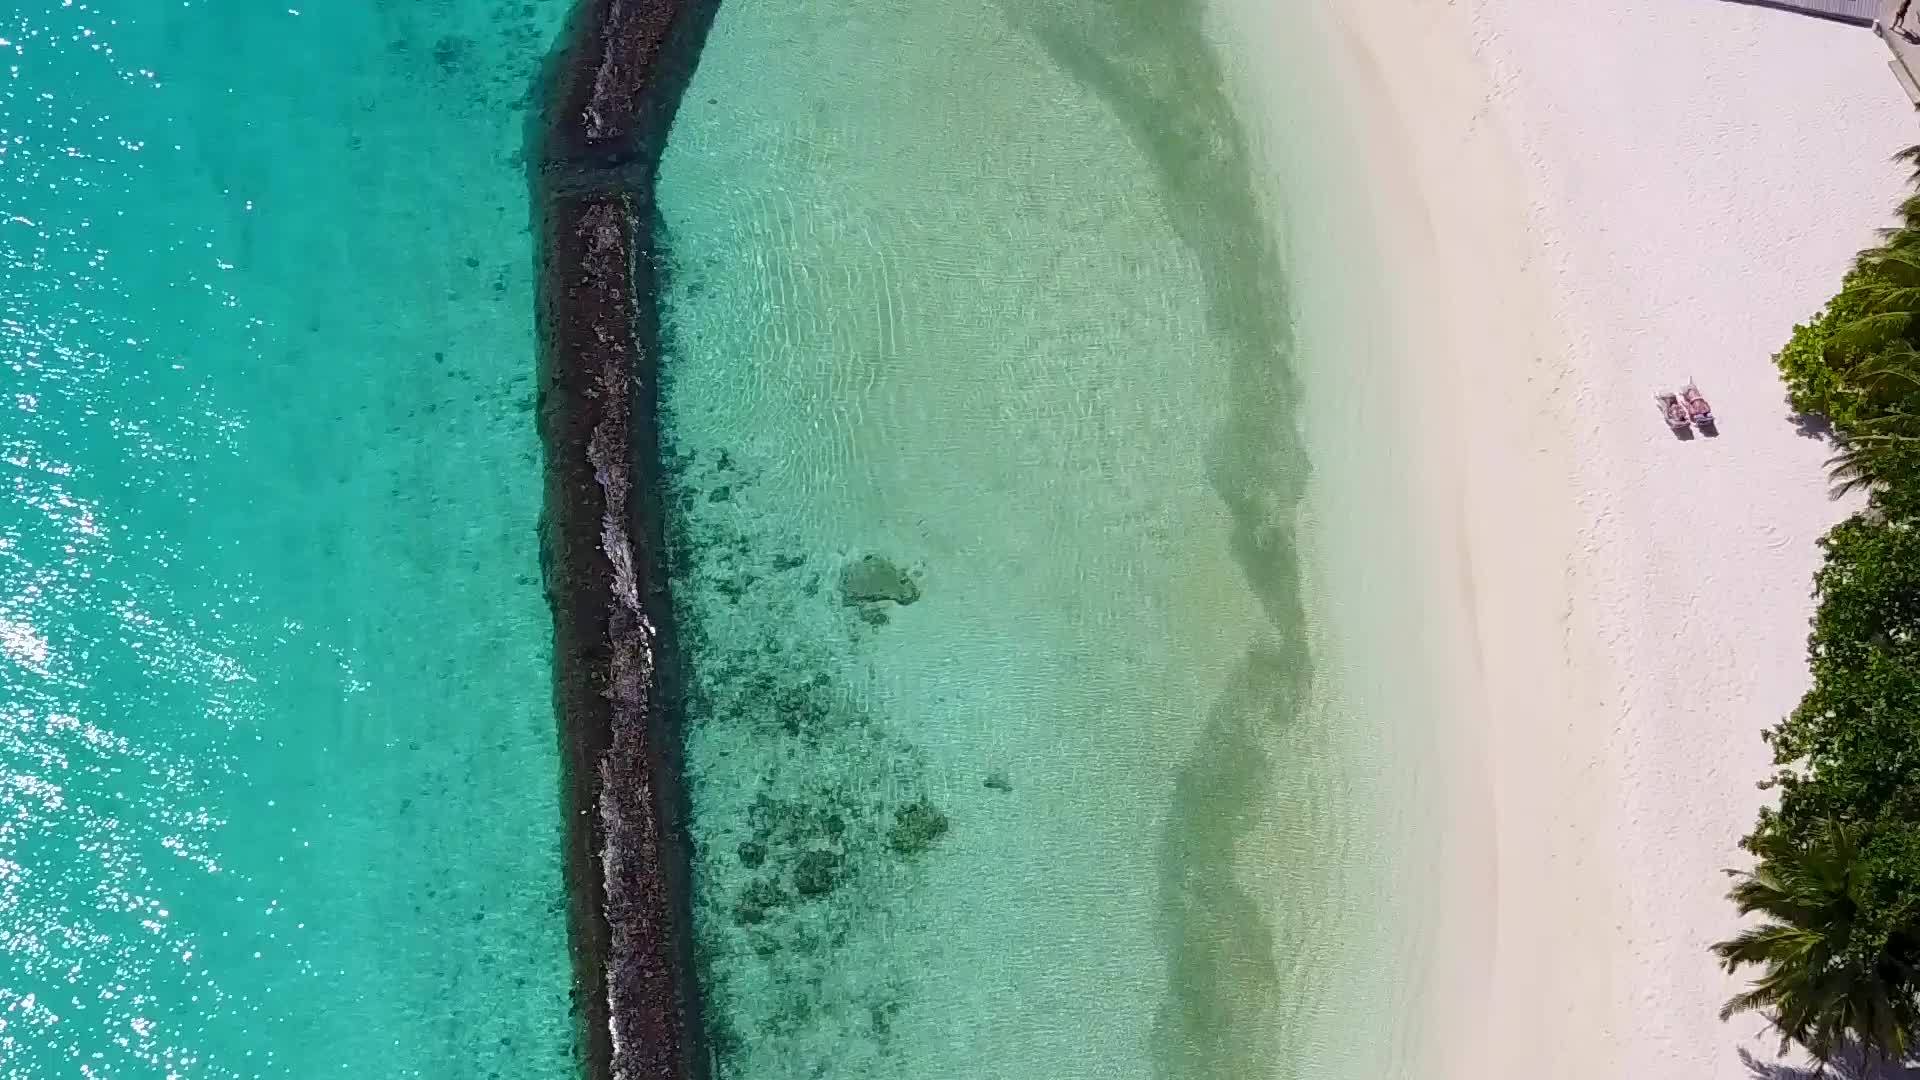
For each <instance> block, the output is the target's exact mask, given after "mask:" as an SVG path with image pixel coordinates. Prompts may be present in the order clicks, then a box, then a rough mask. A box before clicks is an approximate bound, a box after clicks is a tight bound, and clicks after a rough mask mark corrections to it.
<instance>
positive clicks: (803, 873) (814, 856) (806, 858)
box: [793, 851, 840, 896]
mask: <svg viewBox="0 0 1920 1080" xmlns="http://www.w3.org/2000/svg"><path fill="white" fill-rule="evenodd" d="M839 872H840V856H838V855H836V854H834V853H833V852H831V851H808V852H804V853H802V854H801V856H800V858H799V859H798V860H796V861H795V862H794V864H793V891H794V892H797V893H799V894H800V895H801V896H825V895H826V894H827V893H830V892H832V891H833V886H834V885H835V884H836V882H835V878H836V877H837V876H838V875H839Z"/></svg>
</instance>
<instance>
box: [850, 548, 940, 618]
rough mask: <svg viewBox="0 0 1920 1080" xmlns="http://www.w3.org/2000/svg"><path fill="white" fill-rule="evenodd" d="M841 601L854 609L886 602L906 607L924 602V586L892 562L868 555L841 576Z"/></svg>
mask: <svg viewBox="0 0 1920 1080" xmlns="http://www.w3.org/2000/svg"><path fill="white" fill-rule="evenodd" d="M840 598H841V600H842V601H843V602H845V603H847V604H849V605H854V606H859V605H865V604H876V603H880V602H882V601H886V600H891V601H893V602H894V603H896V604H900V605H902V606H905V605H907V604H911V603H913V602H914V601H915V600H918V599H920V586H919V585H917V584H915V583H914V580H913V578H911V577H909V576H907V572H906V571H905V570H902V569H900V568H899V567H898V566H895V565H894V564H893V562H892V561H891V560H889V559H885V558H882V557H881V556H878V555H866V556H862V557H861V558H860V559H859V560H858V561H856V562H854V563H853V564H851V565H849V566H848V567H847V568H846V570H845V571H843V572H842V573H841V575H840Z"/></svg>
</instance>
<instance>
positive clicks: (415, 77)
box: [0, 0, 573, 1078]
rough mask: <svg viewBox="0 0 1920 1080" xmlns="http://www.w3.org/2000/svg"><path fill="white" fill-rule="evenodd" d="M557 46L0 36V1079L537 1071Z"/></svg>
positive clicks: (410, 31) (557, 933)
mask: <svg viewBox="0 0 1920 1080" xmlns="http://www.w3.org/2000/svg"><path fill="white" fill-rule="evenodd" d="M289 7H298V8H299V9H300V10H299V13H298V14H295V13H293V12H292V11H290V10H289ZM562 11H563V8H562V5H561V4H560V3H558V2H556V0H537V2H530V3H520V2H513V3H505V4H501V3H486V2H482V3H452V2H442V3H427V4H421V5H375V4H371V3H364V2H348V3H335V4H316V5H311V6H308V5H302V4H294V5H287V4H276V5H262V4H256V3H246V2H241V0H211V2H209V0H186V2H170V3H166V4H160V3H154V2H150V0H104V2H88V3H77V2H75V3H67V2H62V0H24V3H23V4H22V5H9V10H8V12H7V13H6V14H5V15H0V39H3V40H0V1075H5V1076H8V1077H32V1078H42V1077H46V1078H51V1077H80V1076H97V1077H107V1076H111V1077H142V1078H144V1077H163V1076H169V1075H177V1076H183V1077H255V1076H259V1077H298V1078H308V1077H319V1076H350V1077H383V1078H384V1077H460V1078H483V1077H489V1076H499V1077H559V1076H567V1075H571V1074H572V1073H573V1066H572V1054H573V1047H572V1038H571V1034H570V1032H569V1030H568V1026H567V1021H566V1017H567V989H568V967H567V954H566V945H565V932H564V923H563V913H562V909H561V906H560V901H561V879H560V873H559V866H558V852H557V839H558V829H557V816H558V815H557V813H556V807H557V805H558V802H557V787H556V785H557V777H556V761H557V758H556V754H555V750H554V728H553V721H552V712H551V705H550V697H549V678H548V670H547V663H548V641H549V634H550V628H549V621H548V616H547V614H546V610H545V605H544V603H543V600H542V598H541V595H540V589H539V584H538V580H537V578H538V569H537V545H536V532H535V523H536V519H537V515H538V512H539V503H540V475H541V474H540V457H539V455H540V450H539V443H538V440H537V438H536V434H535V432H534V429H533V424H532V418H531V413H530V412H529V407H530V404H531V403H530V400H529V395H530V393H531V387H532V378H531V376H532V356H533V349H532V334H531V317H530V310H531V299H530V291H531V255H530V251H529V249H528V232H527V208H526V187H525V180H524V172H523V170H522V167H521V164H520V161H519V157H518V154H519V149H520V145H521V142H522V127H521V123H522V114H521V111H520V110H521V107H522V98H523V95H524V93H525V90H526V88H527V86H528V84H529V82H530V80H531V78H532V76H533V73H534V71H535V68H536V67H537V64H538V62H539V60H540V58H541V57H542V55H543V54H544V51H545V49H546V48H547V46H548V44H549V42H550V41H551V38H552V35H553V32H554V30H555V28H556V26H557V21H558V19H559V17H560V16H561V14H562Z"/></svg>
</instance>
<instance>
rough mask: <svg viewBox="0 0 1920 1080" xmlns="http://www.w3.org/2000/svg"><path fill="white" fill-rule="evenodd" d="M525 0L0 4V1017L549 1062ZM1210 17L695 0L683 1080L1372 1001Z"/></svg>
mask: <svg viewBox="0 0 1920 1080" xmlns="http://www.w3.org/2000/svg"><path fill="white" fill-rule="evenodd" d="M296 6H297V5H296ZM563 9H564V3H563V0H534V2H531V3H522V2H517V0H516V2H509V3H504V4H503V3H497V2H490V0H429V2H425V3H422V4H419V5H374V4H371V3H367V2H365V0H349V2H344V3H340V4H335V5H329V6H325V7H322V8H317V9H314V10H308V9H307V8H305V7H299V8H298V10H297V11H290V10H288V9H287V7H285V6H275V7H272V8H267V7H262V6H260V5H250V4H245V3H242V2H240V0H186V2H184V3H170V4H167V5H160V4H155V3H149V2H146V0H117V2H115V0H109V2H106V3H90V4H81V3H72V4H68V3H64V2H62V0H26V6H25V8H24V9H23V10H21V11H20V12H19V13H17V14H14V15H9V16H6V17H5V18H4V21H0V63H4V65H6V72H5V78H4V80H0V193H3V196H0V197H3V198H4V202H3V203H0V258H4V260H5V262H4V274H3V275H0V415H4V416H5V418H6V419H5V420H4V422H0V477H4V483H5V485H6V486H5V491H4V495H0V499H3V500H4V502H0V506H4V508H5V510H4V514H3V515H0V958H3V959H4V963H0V1075H5V1076H8V1077H14V1076H18V1077H34V1078H38V1077H56V1076H86V1075H94V1076H126V1077H134V1076H141V1077H144V1076H165V1075H177V1076H182V1077H254V1076H259V1077H300V1078H305V1077H315V1076H331V1075H339V1076H354V1077H408V1076H418V1077H447V1078H458V1080H467V1078H472V1077H488V1076H498V1077H531V1078H538V1077H560V1076H568V1075H572V1074H574V1073H575V1072H576V1071H577V1065H576V1063H575V1061H574V1057H573V1054H574V1048H573V1045H572V1036H571V1032H570V1030H569V1026H568V1013H567V982H568V968H567V954H566V945H565V935H564V926H563V909H562V906H561V895H560V885H561V880H560V874H559V866H558V849H557V843H558V822H557V820H556V817H557V814H556V808H557V806H558V799H557V789H556V784H557V776H556V760H557V758H556V755H555V753H554V744H553V739H554V728H553V720H552V715H551V708H550V698H549V673H548V636H549V625H548V618H547V614H546V612H545V610H544V606H543V602H542V598H541V596H540V592H539V585H538V580H537V578H538V569H537V545H536V532H535V521H536V516H537V514H538V509H539V499H540V485H539V481H540V456H539V455H540V451H539V446H538V443H537V440H536V435H535V431H534V428H533V422H532V415H531V413H530V411H529V409H530V406H531V401H530V399H529V395H530V392H531V387H532V371H533V360H534V350H533V341H532V333H531V315H532V311H531V295H530V292H531V289H530V273H529V270H530V266H531V253H530V251H529V250H528V247H527V245H528V234H527V206H526V198H527V196H526V186H525V179H524V172H523V167H522V162H521V160H520V157H519V151H520V147H521V143H522V138H523V130H522V125H523V122H524V119H525V117H524V112H523V108H524V101H525V99H524V94H525V92H526V90H527V88H528V86H529V85H530V83H531V80H532V78H533V75H534V72H535V69H536V67H537V65H538V62H539V60H540V58H541V56H542V54H543V53H544V51H545V49H546V48H547V46H548V45H549V43H550V42H551V40H552V35H553V33H554V31H555V30H556V29H557V26H558V22H559V20H560V18H561V16H562V15H563V14H564V11H563ZM1216 44H1217V43H1216V42H1214V41H1212V40H1211V39H1210V38H1209V36H1208V33H1207V32H1206V21H1205V19H1204V17H1203V13H1202V10H1201V6H1200V5H1199V4H1198V3H1195V2H1190V0H1033V2H1030V3H1025V4H1011V3H996V2H990V0H946V2H940V3H935V2H931V0H863V2H861V3H852V2H848V0H807V2H804V3H790V4H777V3H773V2H771V0H726V2H725V3H724V4H723V5H722V7H721V10H720V15H719V19H718V22H717V23H716V25H715V27H714V30H713V34H712V37H711V39H710V42H709V45H708V48H707V52H706V54H705V56H704V57H703V60H702V62H701V65H700V68H699V71H698V73H697V75H696V78H695V80H694V82H693V85H692V87H691V89H690V91H689V94H688V97H687V100H686V103H685V106H684V107H683V109H682V112H681V116H680V120H679V122H678V124H677V126H676V128H675V131H674V133H673V136H672V138H671V140H670V141H669V145H668V151H667V154H666V159H665V161H664V163H663V167H662V175H661V187H660V192H659V212H660V217H661V220H662V223H663V225H664V228H665V234H664V250H665V252H666V255H665V266H666V270H667V283H668V286H667V293H666V296H665V298H664V302H665V312H664V314H665V318H664V324H665V330H666V333H667V336H668V339H669V350H668V355H667V357H666V359H665V411H666V417H665V420H666V434H667V439H668V442H669V450H670V461H669V477H668V480H669V498H670V504H671V508H672V512H671V531H672V533H673V551H672V557H673V571H674V582H675V587H676V590H677V594H676V600H677V603H678V605H679V610H680V615H681V623H682V626H681V630H682V637H683V640H684V643H685V645H686V646H687V649H688V653H689V656H688V659H689V662H690V667H691V673H692V676H693V678H692V684H691V685H692V690H693V695H692V701H691V702H690V711H691V716H690V722H691V728H690V734H689V762H690V769H691V773H692V777H691V779H692V783H691V787H692V792H693V799H694V817H695V831H696V838H695V839H696V842H697V847H698V851H697V871H698V873H699V878H700V880H699V895H698V896H697V898H696V900H697V913H696V918H697V922H698V927H697V929H698V932H699V945H700V950H699V951H700V961H701V965H702V975H703V977H704V979H705V980H706V982H707V985H708V991H709V995H710V1000H709V1003H708V1004H709V1015H708V1027H709V1032H710V1035H711V1038H712V1042H713V1049H714V1056H715V1058H716V1061H717V1063H718V1076H719V1077H722V1078H725V1080H735V1078H738V1080H749V1078H752V1080H761V1078H765V1080H784V1078H789V1077H792V1078H799V1077H809V1078H810V1077H834V1078H837V1080H859V1078H864V1077H874V1078H880V1077H886V1078H890V1080H951V1078H956V1077H997V1078H1004V1080H1073V1078H1094V1077H1099V1078H1109V1077H1122V1078H1126V1077H1138V1078H1153V1080H1253V1078H1262V1080H1264V1078H1268V1077H1316V1078H1326V1077H1334V1076H1345V1075H1349V1074H1351V1075H1355V1076H1357V1075H1362V1074H1367V1075H1377V1074H1378V1070H1377V1069H1371V1063H1373V1062H1376V1061H1378V1060H1379V1058H1378V1057H1377V1055H1376V1053H1375V1051H1376V1049H1377V1044H1380V1043H1382V1042H1384V1041H1385V1040H1387V1039H1388V1038H1389V1037H1390V1034H1389V1032H1388V1030H1387V1029H1389V1028H1391V1027H1392V1026H1393V1021H1392V1020H1391V1018H1390V1017H1387V1016H1386V1014H1385V1012H1384V1011H1381V1010H1378V1009H1376V1010H1374V1011H1370V1012H1368V1014H1367V1015H1368V1020H1367V1022H1366V1025H1365V1030H1364V1031H1358V1032H1356V1031H1354V1030H1353V1028H1352V1026H1351V1024H1348V1025H1346V1027H1345V1029H1344V1031H1343V1037H1342V1038H1341V1039H1340V1041H1338V1042H1335V1043H1329V1042H1328V1041H1327V1040H1326V1036H1325V1032H1326V1031H1328V1030H1340V1029H1341V1026H1340V1025H1339V1024H1330V1023H1328V1022H1327V1016H1326V1015H1325V1013H1326V1012H1327V1010H1330V1009H1331V1010H1344V1009H1352V1008H1357V1007H1366V1006H1372V1005H1377V1004H1378V1003H1379V1002H1380V1001H1383V1000H1385V998H1384V997H1382V996H1380V995H1378V994H1375V992H1374V991H1373V990H1371V989H1367V987H1371V986H1372V985H1373V984H1372V983H1370V982H1366V980H1370V979H1378V978H1384V976H1381V975H1380V974H1379V972H1377V971H1375V970H1374V969H1376V968H1382V967H1383V965H1380V964H1377V963H1373V962H1372V961H1373V960H1375V959H1377V956H1376V953H1375V952H1373V951H1370V950H1371V948H1372V946H1371V945H1370V941H1371V939H1370V938H1369V935H1370V934H1372V933H1373V932H1374V930H1373V928H1372V926H1371V923H1372V922H1373V921H1375V920H1374V915H1373V911H1374V909H1373V908H1372V907H1371V906H1370V905H1371V904H1372V903H1373V899H1372V896H1373V894H1376V893H1379V892H1382V891H1384V885H1383V882H1384V881H1385V880H1386V878H1384V877H1383V876H1381V875H1380V874H1378V873H1376V869H1377V867H1378V864H1379V862H1380V858H1381V855H1380V851H1379V850H1378V849H1377V847H1378V845H1377V844H1375V843H1374V841H1372V840H1371V839H1369V836H1368V833H1367V827H1366V825H1365V821H1364V817H1365V812H1366V811H1365V806H1364V804H1365V803H1366V802H1367V800H1368V797H1369V793H1370V791H1371V789H1369V788H1367V787H1366V785H1365V783H1364V782H1362V781H1357V780H1356V779H1355V777H1356V775H1359V774H1364V773H1365V772H1366V771H1367V769H1368V768H1369V766H1368V765H1367V763H1366V762H1365V761H1363V760H1360V759H1357V758H1355V757H1354V756H1353V755H1352V753H1351V752H1350V749H1351V748H1350V747H1349V745H1348V743H1347V741H1345V740H1344V737H1343V736H1342V734H1341V732H1340V731H1339V730H1338V728H1339V725H1340V722H1341V721H1340V717H1339V714H1338V709H1336V708H1331V707H1330V706H1329V705H1328V702H1327V698H1326V691H1325V688H1324V686H1323V685H1322V684H1323V682H1324V677H1323V673H1322V672H1320V670H1319V669H1318V668H1317V667H1316V663H1315V661H1314V659H1313V657H1314V651H1313V641H1312V639H1313V632H1312V626H1311V621H1310V619H1309V618H1308V616H1307V615H1306V614H1305V612H1306V611H1307V610H1309V608H1310V605H1307V604H1304V603H1303V597H1302V585H1301V581H1302V570H1301V565H1300V557H1299V553H1298V551H1297V550H1296V547H1297V543H1298V538H1297V535H1296V521H1297V519H1298V505H1299V501H1300V499H1301V497H1302V493H1303V491H1304V490H1305V489H1306V485H1307V484H1308V480H1309V476H1310V472H1311V470H1310V469H1309V466H1308V462H1307V458H1306V454H1305V452H1304V450H1303V449H1302V447H1301V445H1300V444H1299V440H1298V437H1297V435H1296V419H1297V416H1296V413H1297V410H1298V408H1299V407H1300V405H1299V391H1298V389H1297V387H1296V384H1295V377H1294V376H1295V373H1294V371H1293V366H1294V364H1295V363H1296V357H1295V356H1294V355H1293V352H1294V350H1293V346H1292V343H1291V336H1290V333H1289V318H1290V315H1289V307H1288V295H1287V288H1286V282H1285V280H1284V279H1283V274H1282V269H1281V266H1280V263H1279V262H1278V259H1277V257H1276V255H1275V250H1274V249H1275V240H1274V237H1275V233H1274V230H1273V228H1272V223H1271V222H1270V221H1268V220H1266V219H1265V218H1263V217H1262V215H1261V213H1260V211H1259V208H1258V203H1259V202H1260V200H1259V198H1258V197H1257V196H1256V194H1255V191H1254V180H1253V173H1254V172H1255V171H1256V170H1255V168H1254V166H1253V164H1252V163H1251V162H1250V160H1249V156H1250V154H1249V151H1248V149H1247V141H1246V138H1245V136H1244V134H1243V132H1242V130H1241V128H1240V125H1239V124H1238V123H1237V122H1236V121H1235V119H1234V116H1233V114H1232V112H1231V111H1230V109H1229V108H1228V104H1227V94H1226V91H1225V89H1224V88H1223V86H1222V78H1221V74H1220V68H1219V64H1218V61H1217V54H1216V51H1215V45H1216ZM850 571H852V572H854V573H853V576H852V577H849V573H850ZM864 578H871V579H872V580H862V579H864ZM850 591H851V593H852V594H853V595H851V596H850V595H849V593H850ZM879 593H886V594H888V595H890V596H891V597H892V599H879V598H875V597H876V596H878V594H879ZM850 600H851V601H852V602H849V601H850ZM902 600H906V601H910V602H907V603H902V602H900V601H902ZM1363 983H1364V984H1365V985H1364V986H1363ZM1356 987H1359V988H1360V989H1356ZM1336 1019H1337V1018H1336Z"/></svg>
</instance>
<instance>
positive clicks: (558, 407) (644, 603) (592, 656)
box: [527, 0, 717, 1080]
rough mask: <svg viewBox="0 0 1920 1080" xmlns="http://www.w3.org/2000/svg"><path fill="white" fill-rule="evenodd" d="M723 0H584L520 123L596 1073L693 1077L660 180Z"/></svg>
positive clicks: (546, 528) (582, 953)
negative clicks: (666, 485)
mask: <svg viewBox="0 0 1920 1080" xmlns="http://www.w3.org/2000/svg"><path fill="white" fill-rule="evenodd" d="M716 6H717V0H580V2H579V3H578V4H577V6H576V7H575V9H574V11H573V13H572V17H571V18H570V20H569V22H568V24H567V26H566V28H565V29H564V30H563V31H562V34H561V38H560V41H559V43H558V45H557V47H556V48H555V50H554V53H553V55H552V57H551V58H550V59H549V61H548V64H547V67H546V70H545V71H544V72H543V74H542V81H541V85H540V86H539V88H538V91H539V96H538V98H537V100H538V102H539V106H540V107H539V108H537V109H536V110H535V111H534V114H533V118H532V120H531V125H532V126H531V129H530V130H529V132H528V145H529V153H528V155H527V158H528V161H529V162H530V164H531V169H530V172H531V176H530V183H531V188H532V197H533V225H534V232H535V237H536V241H535V260H536V267H535V280H536V290H537V292H536V305H537V312H536V317H537V326H538V338H539V342H540V358H539V364H540V381H539V388H540V389H539V406H538V410H537V411H538V419H539V425H540V434H541V437H542V439H543V441H544V443H545V446H546V452H547V458H546V462H547V463H546V505H545V510H544V514H543V521H542V530H541V531H542V544H541V558H542V563H543V571H544V576H545V581H546V591H547V597H548V602H549V604H550V605H551V607H552V609H553V624H554V705H555V710H556V713H557V719H558V726H559V735H560V744H561V761H562V774H561V778H562V804H563V809H564V811H565V817H566V827H565V839H564V843H565V854H564V860H563V861H564V867H565V872H566V877H567V890H568V900H569V905H568V906H569V911H568V928H569V938H570V941H571V948H572V953H573V967H574V1002H575V1012H576V1015H577V1017H578V1021H579V1023H580V1025H581V1027H580V1036H579V1037H580V1042H581V1058H582V1061H583V1064H584V1067H585V1071H586V1075H587V1076H588V1077H589V1080H616V1078H617V1080H683V1078H691V1080H702V1078H704V1077H705V1076H706V1074H707V1071H708V1070H707V1060H706V1054H705V1052H704V1049H703V1047H702V1045H701V1044H702V1039H701V1021H700V994H699V987H698V985H697V983H696V978H695V971H694V964H693V933H692V890H691V887H690V882H689V876H690V865H691V858H690V840H689V838H688V835H687V810H686V795H685V789H684V785H683V782H682V776H681V715H682V707H681V687H680V684H681V680H680V678H679V672H678V668H679V664H680V660H679V657H678V656H677V653H676V650H675V648H674V635H673V623H672V605H671V603H670V598H669V596H668V593H667V582H668V578H667V568H666V566H665V552H666V546H665V541H664V532H665V522H664V518H663V507H662V499H661V491H660V485H661V476H660V435H659V425H658V420H657V417H656V410H657V407H658V375H659V372H658V367H659V312H658V309H657V301H656V296H657V293H658V287H657V281H656V279H657V276H658V271H657V268H656V266H657V264H656V259H655V251H654V246H655V235H656V232H657V220H658V215H657V213H656V211H655V208H654V205H653V187H654V179H655V174H656V172H657V169H658V165H659V159H660V152H661V150H662V148H663V147H664V145H665V142H666V136H667V130H668V128H669V126H670V125H671V123H672V120H673V115H674V111H675V109H676V107H677V106H678V104H679V100H680V97H681V95H682V94H683V93H684V91H685V89H686V85H687V82H688V80H689V79H690V78H691V76H692V72H693V67H694V63H695V62H696V60H697V58H698V55H699V50H700V45H701V42H702V41H703V39H704V38H705V36H706V31H707V28H708V27H709V26H710V25H711V23H712V18H713V13H714V9H715V7H716Z"/></svg>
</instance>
